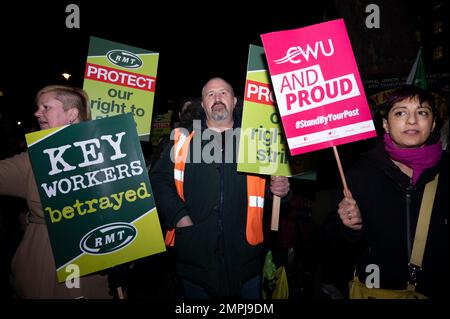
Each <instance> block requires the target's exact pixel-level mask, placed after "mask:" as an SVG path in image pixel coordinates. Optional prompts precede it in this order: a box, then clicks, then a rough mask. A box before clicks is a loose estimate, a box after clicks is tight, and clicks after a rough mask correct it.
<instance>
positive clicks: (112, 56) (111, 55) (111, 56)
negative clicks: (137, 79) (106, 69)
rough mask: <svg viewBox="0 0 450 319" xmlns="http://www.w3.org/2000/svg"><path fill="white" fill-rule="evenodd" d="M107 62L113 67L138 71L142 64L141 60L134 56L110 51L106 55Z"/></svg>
mask: <svg viewBox="0 0 450 319" xmlns="http://www.w3.org/2000/svg"><path fill="white" fill-rule="evenodd" d="M106 57H107V58H108V60H109V61H110V62H111V63H112V64H115V65H118V66H121V67H123V68H127V69H138V68H140V67H141V66H142V65H143V64H144V63H143V62H142V60H141V58H140V57H138V56H137V55H136V54H134V53H131V52H129V51H125V50H119V49H117V50H111V51H108V53H106Z"/></svg>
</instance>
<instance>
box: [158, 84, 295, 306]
mask: <svg viewBox="0 0 450 319" xmlns="http://www.w3.org/2000/svg"><path fill="white" fill-rule="evenodd" d="M236 102H237V98H236V97H235V95H234V91H233V88H232V87H231V85H230V84H229V83H228V82H226V81H225V80H223V79H222V78H212V79H210V80H209V81H208V82H207V83H206V84H205V85H204V87H203V89H202V103H201V105H202V107H203V110H204V114H203V116H202V121H201V128H200V127H196V126H195V125H194V128H193V130H191V131H190V132H189V131H187V130H184V131H183V130H179V131H178V133H179V134H177V133H175V134H174V135H175V136H174V142H173V143H171V144H169V145H168V147H166V148H165V150H164V151H163V154H162V157H161V159H160V160H159V161H158V162H157V163H156V164H155V167H154V169H153V170H152V172H151V174H150V180H151V183H152V187H153V191H154V195H155V200H156V204H157V207H158V212H159V213H160V214H161V215H162V217H163V218H162V220H164V222H165V223H166V225H167V227H168V228H169V229H172V230H173V231H172V232H169V236H167V237H166V244H168V245H170V244H174V252H175V259H176V273H177V275H178V276H179V278H180V279H181V286H182V288H183V296H184V297H185V298H188V299H192V298H201V299H203V298H205V299H208V298H224V297H236V298H245V299H256V298H260V297H261V271H262V261H263V255H262V254H263V252H264V247H263V245H262V242H263V236H262V231H263V229H262V226H263V223H262V210H263V203H264V197H265V195H266V194H267V195H269V194H268V193H269V188H270V192H271V193H272V194H275V195H278V196H280V197H282V198H283V197H284V196H286V195H287V194H288V192H289V182H288V179H287V178H286V177H274V176H272V177H271V178H270V179H269V180H270V186H269V187H267V190H266V187H265V185H266V184H265V181H266V179H265V178H262V177H258V176H253V175H248V174H245V173H239V172H237V149H238V148H237V143H238V142H239V140H238V139H237V138H236V136H235V135H233V134H234V133H235V132H234V130H233V129H239V128H240V122H241V121H240V119H238V118H236V117H235V116H234V115H233V114H234V112H233V111H234V109H235V106H236ZM199 126H200V125H199ZM195 138H197V139H198V140H195ZM183 141H184V142H183ZM197 142H199V143H201V145H196V143H197ZM172 146H174V147H172ZM198 146H200V147H199V148H196V147H198ZM172 150H173V151H176V152H177V153H176V154H175V156H176V158H177V159H176V160H175V161H172V160H171V154H172ZM196 150H197V153H195V151H196ZM189 154H190V160H189V159H188V158H187V157H188V156H189ZM172 155H174V154H172ZM195 157H198V161H196V160H195Z"/></svg>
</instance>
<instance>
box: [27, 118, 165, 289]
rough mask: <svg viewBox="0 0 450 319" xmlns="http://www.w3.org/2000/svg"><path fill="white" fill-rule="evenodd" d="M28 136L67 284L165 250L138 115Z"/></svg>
mask: <svg viewBox="0 0 450 319" xmlns="http://www.w3.org/2000/svg"><path fill="white" fill-rule="evenodd" d="M26 140H27V144H28V149H29V155H30V159H31V163H32V167H33V172H34V176H35V178H36V184H37V187H38V189H39V195H40V198H41V203H42V209H43V211H44V215H45V220H46V223H47V228H48V232H49V237H50V242H51V246H52V250H53V256H54V258H55V264H56V269H57V275H58V280H59V281H60V282H62V281H64V280H65V279H66V277H67V276H68V275H70V272H67V270H66V269H68V268H67V266H69V265H76V266H78V267H79V274H80V276H83V275H86V274H89V273H93V272H96V271H99V270H102V269H106V268H109V267H112V266H114V265H118V264H122V263H125V262H128V261H132V260H135V259H139V258H142V257H145V256H148V255H152V254H156V253H159V252H162V251H165V245H164V240H163V237H162V232H161V227H160V223H159V218H158V213H157V211H156V206H155V201H154V198H153V194H152V188H151V185H150V181H149V179H148V174H147V170H146V165H145V161H144V157H143V155H142V150H141V146H140V143H139V138H138V135H137V132H136V125H135V123H134V121H133V116H132V114H131V113H127V114H123V115H118V116H113V117H108V118H104V119H99V120H97V121H87V122H82V123H78V124H73V125H68V126H64V127H59V128H53V129H48V130H42V131H38V132H34V133H30V134H27V135H26Z"/></svg>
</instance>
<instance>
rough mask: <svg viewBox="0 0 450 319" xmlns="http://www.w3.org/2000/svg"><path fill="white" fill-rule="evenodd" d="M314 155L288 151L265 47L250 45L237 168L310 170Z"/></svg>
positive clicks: (277, 172)
mask: <svg viewBox="0 0 450 319" xmlns="http://www.w3.org/2000/svg"><path fill="white" fill-rule="evenodd" d="M314 156H315V155H314V154H313V153H311V154H308V155H306V156H305V155H303V156H301V157H300V156H295V157H292V156H291V155H290V154H289V148H288V146H287V143H286V138H285V136H284V132H283V126H282V124H281V120H280V116H279V113H278V109H277V107H276V100H275V95H274V94H273V90H272V84H271V82H270V77H269V72H268V71H267V67H266V65H265V55H264V48H262V47H259V46H256V45H250V49H249V56H248V67H247V81H246V85H245V97H244V109H243V115H242V131H241V136H240V143H239V163H238V167H237V170H238V171H240V172H248V173H256V174H264V175H276V176H294V175H299V174H303V173H307V172H311V171H312V170H313V169H314V162H315V161H314Z"/></svg>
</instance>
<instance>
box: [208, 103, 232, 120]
mask: <svg viewBox="0 0 450 319" xmlns="http://www.w3.org/2000/svg"><path fill="white" fill-rule="evenodd" d="M217 105H222V108H218V109H216V108H215V106H216V104H215V105H213V106H212V112H211V117H212V119H213V120H214V121H223V120H225V119H227V118H228V115H229V113H228V110H227V108H226V106H225V104H223V103H217Z"/></svg>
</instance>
